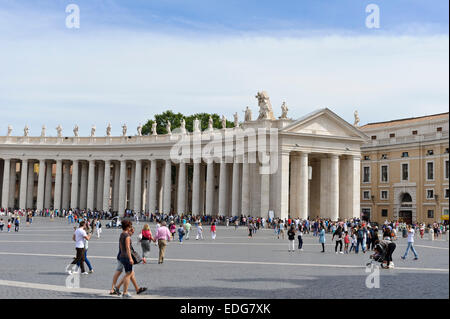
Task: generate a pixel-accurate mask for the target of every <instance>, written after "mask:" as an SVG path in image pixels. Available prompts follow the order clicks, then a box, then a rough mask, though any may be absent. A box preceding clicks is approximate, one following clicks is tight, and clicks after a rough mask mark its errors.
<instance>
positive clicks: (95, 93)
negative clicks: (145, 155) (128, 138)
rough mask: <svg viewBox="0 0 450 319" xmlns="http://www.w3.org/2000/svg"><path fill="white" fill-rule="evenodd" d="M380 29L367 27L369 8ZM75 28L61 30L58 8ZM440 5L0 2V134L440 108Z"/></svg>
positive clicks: (409, 113)
mask: <svg viewBox="0 0 450 319" xmlns="http://www.w3.org/2000/svg"><path fill="white" fill-rule="evenodd" d="M372 3H373V4H376V5H377V6H378V7H379V12H380V20H379V21H380V27H379V28H367V26H366V18H367V17H368V16H369V15H370V14H371V13H370V12H369V13H367V12H366V7H367V6H368V5H369V4H372ZM69 4H76V5H77V6H78V7H79V9H80V28H79V29H76V28H72V29H69V28H67V26H66V17H67V16H68V15H69V13H66V7H67V6H68V5H69ZM448 6H449V3H448V1H447V0H445V1H444V0H434V1H432V2H430V1H425V0H408V1H406V0H372V1H363V0H334V1H333V0H305V1H298V0H284V1H283V0H278V1H269V0H259V1H256V0H227V1H225V0H223V1H215V0H183V1H182V0H165V1H162V0H146V1H144V0H140V1H131V0H127V1H113V0H105V1H99V0H71V1H62V0H36V1H27V0H21V1H17V0H0V135H5V134H6V132H7V126H8V124H10V125H12V126H13V128H14V131H13V135H22V134H23V128H24V126H25V125H28V126H29V127H30V135H32V136H33V135H34V136H38V135H40V131H41V127H42V125H43V124H45V125H46V127H47V134H48V135H52V136H55V135H56V127H57V125H58V124H61V125H62V127H63V130H64V135H67V136H70V135H72V129H73V127H74V125H75V124H77V125H78V126H79V127H80V135H86V136H87V135H89V132H90V128H91V126H92V125H95V126H96V128H97V135H104V134H105V133H104V131H105V130H106V126H107V124H108V123H111V125H112V133H113V134H114V135H120V133H121V125H122V124H124V123H126V124H127V125H128V127H129V132H135V128H136V127H137V126H138V125H139V124H140V123H142V124H144V123H145V122H146V121H147V120H148V119H151V118H153V115H154V114H157V113H162V112H164V111H165V110H169V109H170V110H172V111H174V112H181V113H184V114H193V113H197V112H213V113H218V114H219V115H222V114H223V115H225V116H226V117H227V118H228V119H230V120H231V119H232V115H233V114H234V113H235V112H238V114H239V116H240V119H243V117H244V112H243V111H244V110H245V107H246V106H249V107H250V108H251V109H252V110H253V116H254V117H255V116H256V114H257V113H258V106H257V100H256V98H255V95H256V93H257V92H258V91H261V90H266V91H267V92H268V94H269V96H270V99H271V102H272V106H273V110H274V113H275V115H276V116H279V115H281V104H282V102H283V101H286V103H287V105H288V108H289V113H288V116H289V117H291V118H294V119H296V118H300V117H302V116H303V115H305V114H308V113H310V112H312V111H314V110H316V109H320V108H324V107H328V108H329V109H331V110H332V111H333V112H335V113H336V114H338V115H339V116H341V117H342V118H343V119H345V120H346V121H348V122H350V123H353V113H354V111H355V110H358V113H359V117H360V119H361V123H360V124H366V123H370V122H378V121H388V120H392V119H397V118H406V117H414V116H422V115H426V114H433V113H441V112H446V111H448V105H449V104H448V103H449V91H448V87H449V71H448V70H449V36H448V32H449V30H448V25H449V21H448V12H449V11H448V9H449V8H448Z"/></svg>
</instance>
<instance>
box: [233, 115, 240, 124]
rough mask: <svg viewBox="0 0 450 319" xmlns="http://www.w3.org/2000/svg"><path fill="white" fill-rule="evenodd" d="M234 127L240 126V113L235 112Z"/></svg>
mask: <svg viewBox="0 0 450 319" xmlns="http://www.w3.org/2000/svg"><path fill="white" fill-rule="evenodd" d="M233 116H234V127H238V126H239V115H238V113H237V112H236V113H234V115H233Z"/></svg>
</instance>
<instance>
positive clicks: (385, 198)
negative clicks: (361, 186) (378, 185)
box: [381, 191, 389, 200]
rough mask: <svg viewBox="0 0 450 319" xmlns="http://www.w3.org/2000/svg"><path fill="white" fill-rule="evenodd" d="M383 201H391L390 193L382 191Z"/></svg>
mask: <svg viewBox="0 0 450 319" xmlns="http://www.w3.org/2000/svg"><path fill="white" fill-rule="evenodd" d="M381 199H384V200H388V199H389V192H388V191H381Z"/></svg>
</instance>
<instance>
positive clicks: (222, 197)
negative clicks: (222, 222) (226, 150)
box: [219, 159, 228, 216]
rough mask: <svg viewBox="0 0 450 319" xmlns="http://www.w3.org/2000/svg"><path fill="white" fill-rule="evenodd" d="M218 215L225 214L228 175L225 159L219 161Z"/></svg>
mask: <svg viewBox="0 0 450 319" xmlns="http://www.w3.org/2000/svg"><path fill="white" fill-rule="evenodd" d="M219 183H220V184H219V215H221V216H226V215H228V213H227V206H228V205H227V204H228V196H227V190H228V176H227V163H225V159H222V160H221V161H220V175H219Z"/></svg>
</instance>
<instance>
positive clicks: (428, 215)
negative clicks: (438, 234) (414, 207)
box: [427, 209, 434, 219]
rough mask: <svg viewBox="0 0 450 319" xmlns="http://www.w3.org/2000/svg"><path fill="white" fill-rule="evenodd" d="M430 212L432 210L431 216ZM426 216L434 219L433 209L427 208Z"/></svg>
mask: <svg viewBox="0 0 450 319" xmlns="http://www.w3.org/2000/svg"><path fill="white" fill-rule="evenodd" d="M430 212H433V216H432V217H430ZM427 218H429V219H434V209H427Z"/></svg>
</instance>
